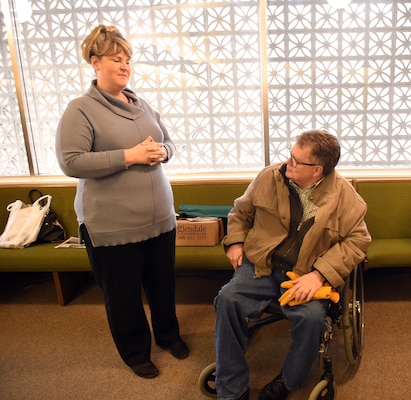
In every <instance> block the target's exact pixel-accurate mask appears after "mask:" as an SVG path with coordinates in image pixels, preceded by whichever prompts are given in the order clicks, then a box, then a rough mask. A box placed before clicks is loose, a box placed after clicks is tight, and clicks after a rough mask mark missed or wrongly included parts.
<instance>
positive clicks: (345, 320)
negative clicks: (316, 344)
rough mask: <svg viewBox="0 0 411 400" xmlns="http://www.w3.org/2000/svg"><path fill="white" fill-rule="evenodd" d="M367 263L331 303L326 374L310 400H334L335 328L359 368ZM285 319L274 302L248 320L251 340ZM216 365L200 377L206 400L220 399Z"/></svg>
mask: <svg viewBox="0 0 411 400" xmlns="http://www.w3.org/2000/svg"><path fill="white" fill-rule="evenodd" d="M363 268H364V263H361V264H359V265H357V266H356V267H355V268H354V270H353V271H351V273H350V275H349V276H347V277H346V278H345V282H344V289H343V291H342V295H341V298H340V301H339V302H338V303H337V304H334V303H332V302H330V304H329V308H328V311H327V314H326V316H325V321H326V324H327V329H326V332H325V334H324V337H323V338H322V341H321V344H320V348H319V352H318V354H319V364H320V369H321V370H322V371H323V373H322V376H321V379H320V381H319V383H318V384H317V385H316V386H315V387H314V389H313V390H312V392H311V394H310V396H309V398H308V400H334V399H335V398H336V395H337V385H336V382H335V381H334V376H333V371H332V360H331V356H330V354H329V348H330V344H331V341H332V338H333V336H334V332H335V328H336V327H337V328H338V329H341V330H342V333H343V340H344V349H345V355H346V357H347V361H348V363H349V364H350V365H352V366H358V365H359V363H360V360H361V355H362V350H363V345H364V282H363ZM283 319H285V316H284V315H283V313H282V312H281V308H280V305H279V304H278V301H277V300H273V301H272V302H271V303H270V305H269V306H268V307H267V308H266V309H265V311H264V313H263V315H262V316H261V317H260V318H259V319H250V320H248V328H249V335H248V337H249V339H250V338H251V336H252V335H253V333H254V332H255V330H256V329H258V328H260V327H262V326H265V325H268V324H271V323H273V322H277V321H280V320H283ZM215 369H216V364H215V362H213V363H212V364H210V365H208V366H207V367H206V368H204V369H203V371H202V372H201V373H200V376H199V378H198V387H199V389H200V391H201V392H202V393H203V394H204V395H205V396H207V397H211V398H217V391H216V388H215V379H216V374H215Z"/></svg>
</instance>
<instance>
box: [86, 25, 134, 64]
mask: <svg viewBox="0 0 411 400" xmlns="http://www.w3.org/2000/svg"><path fill="white" fill-rule="evenodd" d="M81 50H82V55H83V58H84V60H86V61H87V63H89V64H91V57H93V56H96V57H99V58H100V57H102V56H108V55H111V54H117V53H119V52H120V51H122V50H123V51H124V52H125V53H126V54H127V56H128V57H130V58H131V56H132V55H133V49H132V47H131V45H130V43H129V42H128V41H127V40H126V39H125V38H124V37H123V35H122V34H121V32H120V31H119V30H118V29H117V28H116V27H115V26H112V25H111V26H106V25H103V24H100V25H99V26H97V27H96V28H94V29H93V30H92V31H91V32H90V34H89V35H88V36H87V37H86V38H85V39H84V40H83V43H82V44H81Z"/></svg>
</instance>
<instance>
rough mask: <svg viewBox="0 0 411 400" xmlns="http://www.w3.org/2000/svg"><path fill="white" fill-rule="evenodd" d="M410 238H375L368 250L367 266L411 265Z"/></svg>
mask: <svg viewBox="0 0 411 400" xmlns="http://www.w3.org/2000/svg"><path fill="white" fill-rule="evenodd" d="M410 266H411V238H410V239H373V241H372V243H371V245H370V247H369V248H368V251H367V268H383V267H410Z"/></svg>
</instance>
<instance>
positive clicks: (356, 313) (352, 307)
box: [342, 265, 364, 365]
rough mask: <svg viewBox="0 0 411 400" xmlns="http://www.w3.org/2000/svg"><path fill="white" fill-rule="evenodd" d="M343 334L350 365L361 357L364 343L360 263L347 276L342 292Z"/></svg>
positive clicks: (362, 288) (362, 283)
mask: <svg viewBox="0 0 411 400" xmlns="http://www.w3.org/2000/svg"><path fill="white" fill-rule="evenodd" d="M342 322H343V336H344V347H345V354H346V356H347V360H348V362H349V363H350V364H351V365H354V364H357V363H358V362H359V360H360V358H361V354H362V350H363V344H364V282H363V272H362V265H358V266H357V267H356V268H355V269H354V270H353V271H352V272H351V274H350V276H349V277H347V279H346V282H345V285H344V292H343V311H342Z"/></svg>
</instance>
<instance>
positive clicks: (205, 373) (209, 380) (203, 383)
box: [198, 362, 217, 399]
mask: <svg viewBox="0 0 411 400" xmlns="http://www.w3.org/2000/svg"><path fill="white" fill-rule="evenodd" d="M198 387H199V389H200V391H201V393H202V394H204V395H205V396H208V397H212V398H215V399H216V398H217V390H216V388H215V362H214V363H212V364H210V365H208V366H207V367H205V368H204V369H203V370H202V372H201V374H200V376H199V377H198Z"/></svg>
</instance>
